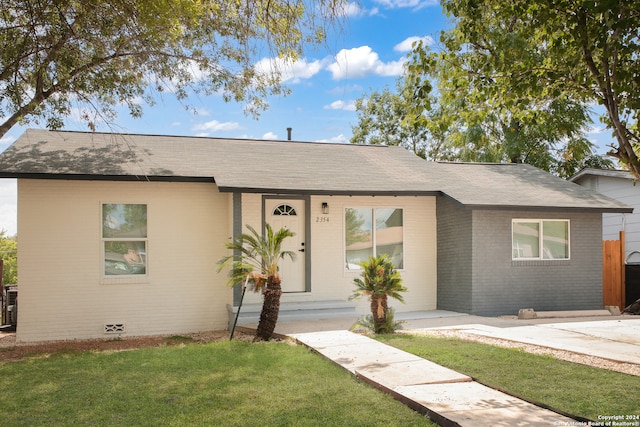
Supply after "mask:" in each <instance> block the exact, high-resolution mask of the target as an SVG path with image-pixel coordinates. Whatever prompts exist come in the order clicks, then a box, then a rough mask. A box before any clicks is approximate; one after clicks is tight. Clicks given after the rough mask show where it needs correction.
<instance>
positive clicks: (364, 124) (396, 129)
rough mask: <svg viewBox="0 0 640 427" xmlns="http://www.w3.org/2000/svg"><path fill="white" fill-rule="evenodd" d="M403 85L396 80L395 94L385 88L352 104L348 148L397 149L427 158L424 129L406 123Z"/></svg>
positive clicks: (416, 123)
mask: <svg viewBox="0 0 640 427" xmlns="http://www.w3.org/2000/svg"><path fill="white" fill-rule="evenodd" d="M402 84H403V81H402V79H400V80H398V87H397V89H398V92H399V93H394V92H392V91H391V90H389V89H388V88H385V89H383V90H382V91H372V92H371V93H369V94H365V95H364V96H362V97H360V98H358V99H357V100H356V102H355V105H356V111H357V114H358V123H357V124H356V125H355V126H353V127H352V131H353V136H352V137H351V141H350V142H351V143H352V144H374V145H376V144H380V145H399V146H401V147H405V148H407V149H408V150H411V151H413V152H415V153H416V154H417V155H418V156H420V157H422V158H428V157H429V155H430V153H428V145H427V142H428V141H427V139H428V132H427V128H425V127H424V126H422V125H421V123H418V122H415V121H413V122H410V121H406V120H405V117H406V113H407V100H406V99H405V98H404V96H403V88H402Z"/></svg>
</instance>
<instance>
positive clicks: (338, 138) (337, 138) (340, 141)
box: [315, 134, 349, 144]
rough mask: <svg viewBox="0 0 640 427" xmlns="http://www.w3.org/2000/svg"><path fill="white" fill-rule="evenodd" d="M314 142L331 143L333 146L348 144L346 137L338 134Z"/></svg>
mask: <svg viewBox="0 0 640 427" xmlns="http://www.w3.org/2000/svg"><path fill="white" fill-rule="evenodd" d="M315 142H332V143H334V144H344V143H347V142H349V140H348V139H347V137H346V136H344V135H343V134H340V135H338V136H334V137H331V138H329V139H318V140H316V141H315Z"/></svg>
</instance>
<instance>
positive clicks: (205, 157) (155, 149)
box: [0, 129, 631, 212]
mask: <svg viewBox="0 0 640 427" xmlns="http://www.w3.org/2000/svg"><path fill="white" fill-rule="evenodd" d="M0 177H19V178H25V177H32V178H52V177H64V178H78V179H140V180H145V179H151V180H155V179H166V180H208V181H212V180H213V181H215V182H216V184H217V185H218V187H219V188H220V189H221V190H222V191H234V190H238V191H255V192H269V193H312V194H354V195H357V194H379V195H382V194H397V195H403V194H404V195H406V194H440V193H444V194H446V195H448V196H449V197H452V198H454V199H455V200H457V201H458V202H460V203H462V204H463V205H466V206H469V207H474V208H482V207H487V208H489V207H492V208H495V207H501V208H542V207H544V208H561V209H567V208H570V209H593V210H600V211H614V212H630V211H631V208H629V207H628V206H626V205H624V204H622V203H620V202H617V201H615V200H612V199H609V198H607V197H605V196H602V195H600V194H598V193H596V192H594V191H591V190H589V189H586V188H584V187H581V186H579V185H577V184H573V183H570V182H567V181H565V180H563V179H560V178H557V177H554V176H551V175H549V174H548V173H546V172H544V171H541V170H539V169H536V168H534V167H532V166H528V165H513V164H465V163H435V162H426V161H424V160H422V159H420V158H418V157H416V156H415V155H413V154H412V153H410V152H408V151H406V150H404V149H402V148H398V147H386V146H363V145H352V144H328V143H309V142H292V141H260V140H240V139H221V138H199V137H182V136H180V137H178V136H154V135H126V134H110V133H87V132H66V131H46V130H34V129H30V130H28V131H26V132H25V133H24V134H23V135H22V136H21V137H20V138H18V140H17V141H16V142H15V143H14V144H13V145H12V146H11V147H9V148H8V149H7V150H6V151H5V152H4V153H2V154H0Z"/></svg>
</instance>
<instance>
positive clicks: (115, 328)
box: [104, 323, 124, 334]
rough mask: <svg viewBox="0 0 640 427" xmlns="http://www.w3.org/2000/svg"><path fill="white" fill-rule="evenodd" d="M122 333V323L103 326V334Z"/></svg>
mask: <svg viewBox="0 0 640 427" xmlns="http://www.w3.org/2000/svg"><path fill="white" fill-rule="evenodd" d="M123 332H124V323H107V324H106V325H104V333H105V334H121V333H123Z"/></svg>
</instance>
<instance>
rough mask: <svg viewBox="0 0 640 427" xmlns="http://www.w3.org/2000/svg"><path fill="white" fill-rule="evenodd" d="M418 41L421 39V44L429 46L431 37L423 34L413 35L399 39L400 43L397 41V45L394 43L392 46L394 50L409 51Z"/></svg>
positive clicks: (431, 40)
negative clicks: (421, 35) (420, 35)
mask: <svg viewBox="0 0 640 427" xmlns="http://www.w3.org/2000/svg"><path fill="white" fill-rule="evenodd" d="M419 41H422V44H423V45H425V46H431V45H432V44H433V38H432V37H431V36H424V37H417V36H413V37H408V38H406V39H404V40H403V41H401V42H400V43H398V44H397V45H395V46H394V47H393V50H395V51H396V52H409V51H411V50H413V44H414V43H417V42H419Z"/></svg>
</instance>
